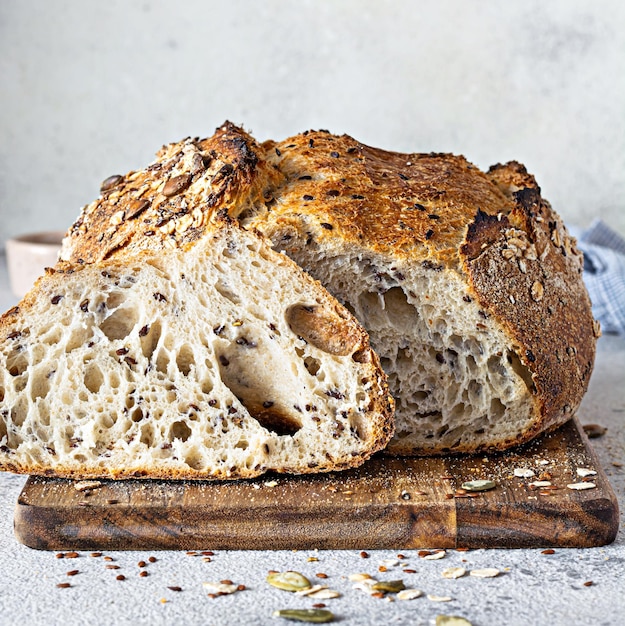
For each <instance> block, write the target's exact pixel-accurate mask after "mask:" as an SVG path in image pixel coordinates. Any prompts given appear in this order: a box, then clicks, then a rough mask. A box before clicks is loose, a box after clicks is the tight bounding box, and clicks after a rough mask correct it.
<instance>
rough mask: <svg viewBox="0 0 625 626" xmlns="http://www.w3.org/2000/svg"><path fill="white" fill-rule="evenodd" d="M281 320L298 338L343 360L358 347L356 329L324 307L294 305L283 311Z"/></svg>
mask: <svg viewBox="0 0 625 626" xmlns="http://www.w3.org/2000/svg"><path fill="white" fill-rule="evenodd" d="M285 318H286V322H287V324H288V325H289V328H290V329H291V330H292V331H293V332H294V333H295V334H296V335H297V336H298V337H302V338H303V339H304V340H305V341H307V342H308V343H310V344H311V345H313V346H315V348H318V349H319V350H322V351H323V352H327V353H328V354H333V355H335V356H347V355H348V354H352V353H353V352H354V351H355V350H356V349H357V348H358V347H359V345H360V337H359V335H358V332H357V330H356V328H355V327H352V326H351V325H348V324H346V320H345V319H344V318H342V317H340V316H339V314H338V313H337V312H336V311H333V310H330V309H329V308H327V307H321V306H319V305H316V304H312V305H310V304H303V303H302V304H295V305H293V306H290V307H289V308H288V309H287V311H286V313H285Z"/></svg>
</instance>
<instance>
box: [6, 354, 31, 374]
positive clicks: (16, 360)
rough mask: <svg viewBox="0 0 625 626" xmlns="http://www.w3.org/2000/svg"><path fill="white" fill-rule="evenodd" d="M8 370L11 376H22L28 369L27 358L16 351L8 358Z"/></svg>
mask: <svg viewBox="0 0 625 626" xmlns="http://www.w3.org/2000/svg"><path fill="white" fill-rule="evenodd" d="M6 368H7V370H8V371H9V374H11V376H14V377H17V376H21V375H22V374H23V373H24V372H25V371H26V370H27V368H28V361H27V359H26V356H25V355H24V354H22V353H20V352H18V351H16V350H14V351H13V352H12V353H11V354H10V355H9V356H8V358H7V365H6Z"/></svg>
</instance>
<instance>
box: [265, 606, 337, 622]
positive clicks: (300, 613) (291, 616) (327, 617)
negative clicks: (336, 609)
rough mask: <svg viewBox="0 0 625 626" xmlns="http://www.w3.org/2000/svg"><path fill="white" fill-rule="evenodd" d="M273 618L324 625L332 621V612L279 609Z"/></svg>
mask: <svg viewBox="0 0 625 626" xmlns="http://www.w3.org/2000/svg"><path fill="white" fill-rule="evenodd" d="M273 616H274V617H283V618H284V619H288V620H292V621H295V622H309V623H312V624H325V623H327V622H331V621H333V620H334V614H333V613H332V611H327V610H325V609H280V610H279V611H274V612H273Z"/></svg>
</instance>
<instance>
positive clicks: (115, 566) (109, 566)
mask: <svg viewBox="0 0 625 626" xmlns="http://www.w3.org/2000/svg"><path fill="white" fill-rule="evenodd" d="M105 567H106V569H120V567H119V565H106V566H105Z"/></svg>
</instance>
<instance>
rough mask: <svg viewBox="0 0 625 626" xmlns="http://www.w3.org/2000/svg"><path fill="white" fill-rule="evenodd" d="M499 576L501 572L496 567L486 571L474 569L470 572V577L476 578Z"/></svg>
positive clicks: (487, 568) (485, 569) (488, 568)
mask: <svg viewBox="0 0 625 626" xmlns="http://www.w3.org/2000/svg"><path fill="white" fill-rule="evenodd" d="M499 574H500V572H499V570H498V569H496V568H494V567H486V568H484V569H472V570H471V571H470V572H469V576H474V577H475V578H495V576H499Z"/></svg>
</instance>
